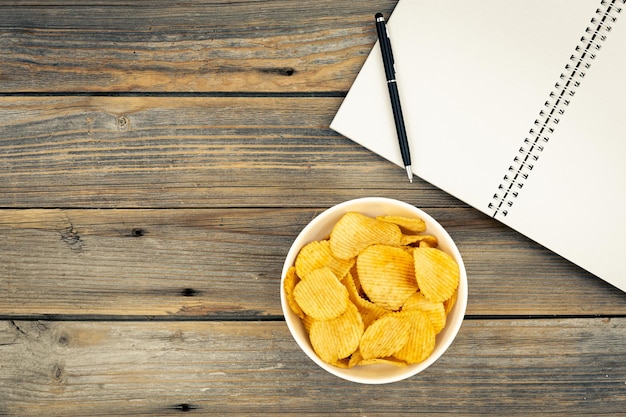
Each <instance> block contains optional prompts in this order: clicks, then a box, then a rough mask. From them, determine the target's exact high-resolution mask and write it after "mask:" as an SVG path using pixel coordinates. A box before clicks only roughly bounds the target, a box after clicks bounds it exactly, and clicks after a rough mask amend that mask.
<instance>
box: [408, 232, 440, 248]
mask: <svg viewBox="0 0 626 417" xmlns="http://www.w3.org/2000/svg"><path fill="white" fill-rule="evenodd" d="M401 242H402V245H403V246H407V245H414V244H416V243H417V244H418V245H421V244H422V243H424V244H427V245H428V247H431V248H436V247H437V245H438V244H439V241H438V240H437V237H436V236H433V235H402V240H401Z"/></svg>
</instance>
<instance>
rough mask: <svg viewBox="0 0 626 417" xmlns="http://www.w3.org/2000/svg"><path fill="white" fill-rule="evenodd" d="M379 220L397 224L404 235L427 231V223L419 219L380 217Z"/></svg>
mask: <svg viewBox="0 0 626 417" xmlns="http://www.w3.org/2000/svg"><path fill="white" fill-rule="evenodd" d="M376 218H377V219H378V220H382V221H385V222H389V223H393V224H397V225H398V226H400V230H402V231H403V232H404V233H422V232H423V231H425V230H426V222H424V220H422V219H420V218H419V217H404V216H378V217H376Z"/></svg>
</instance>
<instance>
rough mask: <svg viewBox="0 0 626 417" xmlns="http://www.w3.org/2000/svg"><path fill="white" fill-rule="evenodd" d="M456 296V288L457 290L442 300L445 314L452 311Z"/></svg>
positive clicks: (457, 292) (457, 296) (457, 294)
mask: <svg viewBox="0 0 626 417" xmlns="http://www.w3.org/2000/svg"><path fill="white" fill-rule="evenodd" d="M458 298H459V291H458V289H457V291H455V292H454V294H452V297H450V298H448V299H447V300H446V301H444V302H443V308H444V311H445V313H446V316H447V315H448V314H450V311H452V307H454V305H455V304H456V300H457V299H458Z"/></svg>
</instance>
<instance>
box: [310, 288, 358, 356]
mask: <svg viewBox="0 0 626 417" xmlns="http://www.w3.org/2000/svg"><path fill="white" fill-rule="evenodd" d="M303 282H304V281H303ZM363 330H364V328H363V321H362V320H361V316H360V315H359V312H358V311H357V309H356V306H355V305H354V304H352V303H351V302H348V307H347V309H346V312H345V313H344V314H342V315H341V316H339V317H337V318H334V319H331V320H323V321H322V320H316V321H314V322H313V324H312V325H311V332H310V334H309V338H310V340H311V345H312V346H313V350H314V351H315V353H316V354H317V355H318V356H319V357H320V359H322V360H323V361H324V362H327V363H330V364H335V363H338V362H339V361H340V360H341V359H344V358H347V357H348V356H350V355H351V354H353V353H354V352H355V351H356V350H357V349H358V347H359V342H360V340H361V336H362V335H363Z"/></svg>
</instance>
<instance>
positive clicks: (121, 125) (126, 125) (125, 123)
mask: <svg viewBox="0 0 626 417" xmlns="http://www.w3.org/2000/svg"><path fill="white" fill-rule="evenodd" d="M116 124H117V128H118V130H128V129H130V119H129V118H128V117H127V116H120V117H118V118H117V120H116Z"/></svg>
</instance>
